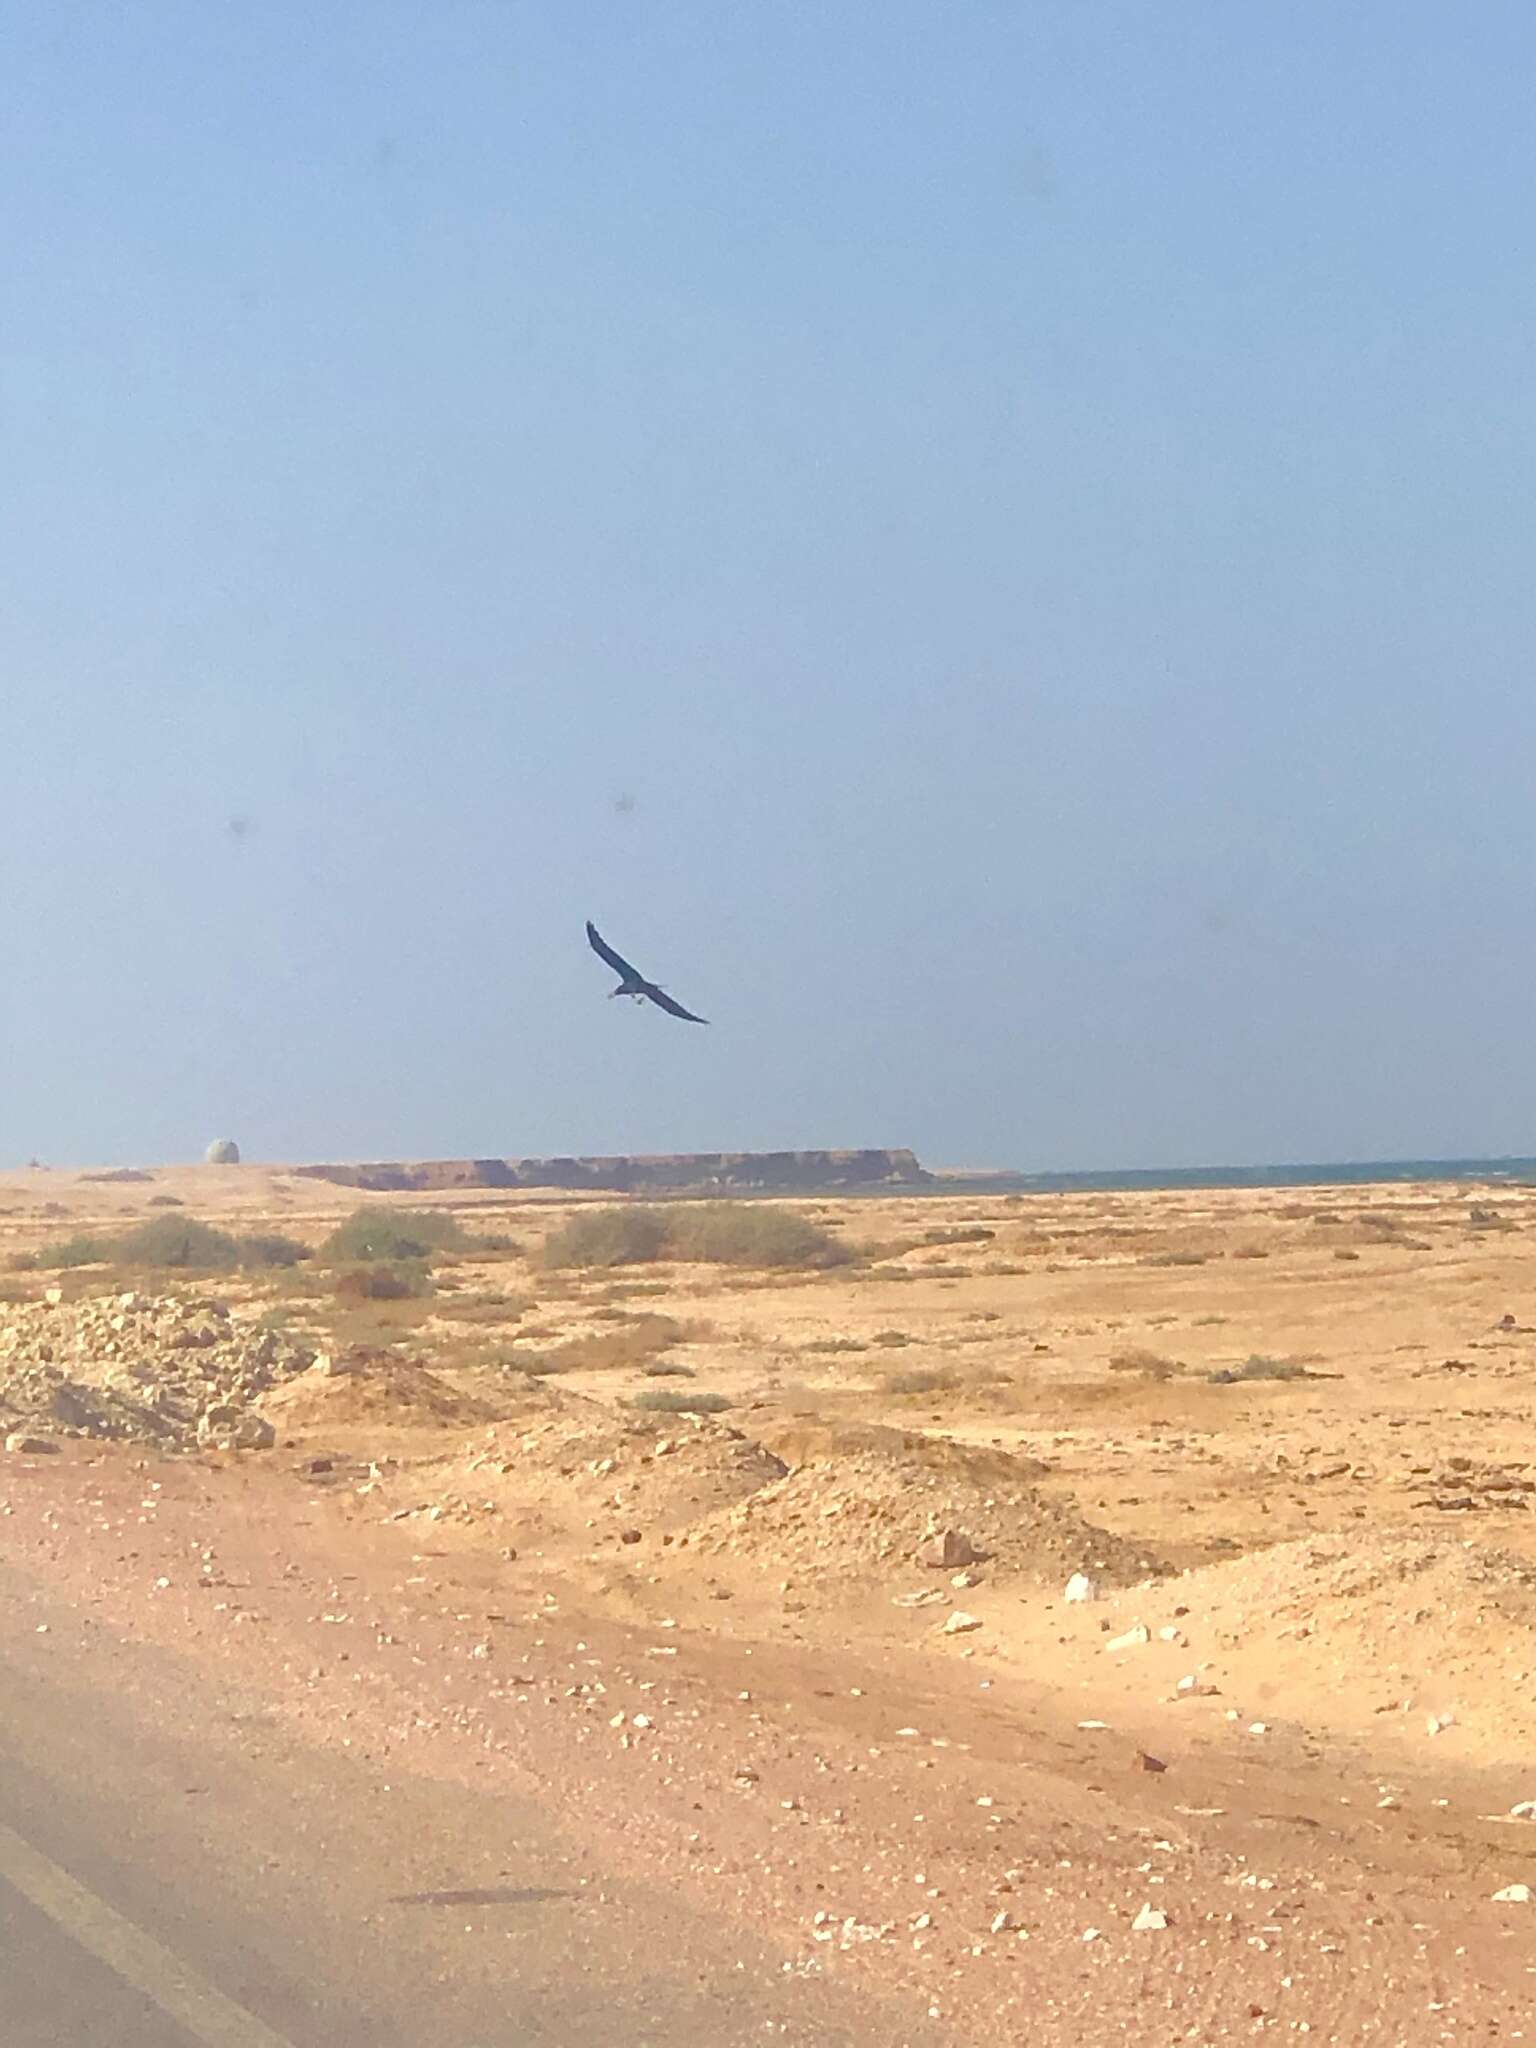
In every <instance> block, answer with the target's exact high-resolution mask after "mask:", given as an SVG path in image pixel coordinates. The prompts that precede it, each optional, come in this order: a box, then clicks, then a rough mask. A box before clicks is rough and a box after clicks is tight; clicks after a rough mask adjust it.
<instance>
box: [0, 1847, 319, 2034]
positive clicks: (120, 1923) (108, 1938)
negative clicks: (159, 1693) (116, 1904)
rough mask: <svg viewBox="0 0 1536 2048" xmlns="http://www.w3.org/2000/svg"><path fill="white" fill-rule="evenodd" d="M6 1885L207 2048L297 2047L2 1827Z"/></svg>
mask: <svg viewBox="0 0 1536 2048" xmlns="http://www.w3.org/2000/svg"><path fill="white" fill-rule="evenodd" d="M0 1879H4V1881H5V1882H6V1883H7V1884H9V1885H10V1886H11V1887H12V1888H13V1889H14V1890H15V1891H18V1892H20V1893H21V1895H22V1897H23V1898H24V1899H28V1900H30V1901H31V1903H32V1904H33V1905H34V1906H36V1907H37V1909H38V1910H39V1912H42V1913H46V1914H47V1915H48V1918H49V1919H50V1920H52V1921H53V1922H54V1923H55V1924H56V1925H57V1926H59V1927H62V1928H63V1930H64V1932H65V1933H66V1934H67V1935H68V1936H69V1938H70V1940H71V1941H73V1942H75V1943H76V1944H77V1945H78V1946H79V1947H81V1948H83V1949H86V1950H88V1951H89V1952H90V1954H91V1955H93V1956H95V1957H96V1958H97V1960H98V1961H99V1962H103V1963H105V1964H106V1965H107V1967H108V1969H110V1970H115V1971H116V1972H117V1974H118V1976H119V1977H121V1978H122V1979H123V1981H124V1982H125V1983H127V1984H131V1985H132V1986H133V1988H134V1990H135V1991H142V1992H143V1993H144V1995H145V1997H146V1998H149V1999H152V2000H153V2001H154V2003H155V2004H156V2005H158V2006H159V2008H160V2010H161V2011H162V2012H163V2013H165V2014H166V2016H167V2017H168V2018H170V2019H173V2020H175V2021H176V2022H177V2023H178V2025H180V2026H183V2027H185V2028H186V2030H187V2032H188V2033H190V2034H193V2035H195V2036H196V2038H197V2039H198V2040H199V2041H202V2042H205V2043H206V2044H207V2048H293V2043H292V2042H291V2041H289V2040H288V2039H287V2038H286V2036H284V2035H282V2034H275V2033H273V2031H272V2029H271V2028H270V2027H269V2026H268V2025H267V2024H266V2023H265V2021H263V2020H259V2019H257V2017H256V2015H255V2014H254V2013H252V2012H247V2011H246V2009H245V2007H244V2006H243V2005H236V2004H235V2002H234V2000H233V1999H232V1998H226V1997H225V1996H224V1994H223V1992H222V1991H216V1990H215V1989H214V1987H213V1986H212V1985H211V1984H209V1983H207V1982H206V1981H205V1980H204V1979H203V1978H201V1977H200V1976H199V1975H198V1974H197V1972H196V1971H195V1970H193V1969H190V1968H189V1967H188V1966H187V1964H185V1963H184V1962H182V1961H181V1960H180V1958H179V1957H177V1956H174V1955H172V1954H171V1951H170V1950H169V1949H168V1948H162V1947H161V1945H160V1943H159V1942H158V1941H156V1940H155V1939H154V1937H153V1935H149V1934H146V1933H145V1932H144V1931H143V1929H142V1928H140V1927H135V1926H134V1924H133V1922H132V1921H131V1920H125V1919H124V1918H123V1916H122V1914H121V1913H119V1912H116V1911H114V1909H113V1908H112V1907H111V1906H109V1905H108V1904H107V1903H106V1901H105V1900H104V1899H98V1898H97V1896H96V1894H95V1893H94V1892H92V1891H88V1890H87V1889H86V1887H85V1886H84V1885H83V1884H80V1883H78V1882H77V1880H76V1879H74V1878H72V1877H71V1876H70V1874H69V1872H68V1871H67V1870H61V1869H60V1868H59V1866H58V1864H57V1863H54V1862H53V1861H51V1859H50V1858H48V1857H47V1856H44V1855H43V1854H42V1852H41V1850H38V1849H34V1848H33V1847H32V1845H31V1843H30V1842H27V1841H24V1840H23V1839H22V1837H21V1836H20V1835H18V1834H16V1833H15V1831H14V1830H13V1829H11V1828H8V1827H7V1826H6V1825H5V1823H4V1822H3V1821H0Z"/></svg>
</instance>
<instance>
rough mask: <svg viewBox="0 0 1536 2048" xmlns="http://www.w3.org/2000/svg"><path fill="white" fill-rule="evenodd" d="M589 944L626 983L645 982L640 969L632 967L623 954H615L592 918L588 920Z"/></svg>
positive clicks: (600, 958)
mask: <svg viewBox="0 0 1536 2048" xmlns="http://www.w3.org/2000/svg"><path fill="white" fill-rule="evenodd" d="M587 944H588V945H589V946H590V947H591V948H592V950H593V952H594V953H595V954H596V955H597V957H598V959H599V960H606V961H607V962H608V965H609V966H610V967H611V968H612V969H613V971H614V973H615V974H621V975H623V977H624V979H625V980H626V981H643V980H644V979H645V976H644V975H643V974H641V972H640V971H639V969H638V968H635V967H631V966H630V964H629V962H628V961H627V960H626V959H625V958H624V956H623V954H622V953H615V951H614V950H613V948H612V946H610V945H609V944H608V941H607V940H606V939H605V938H604V937H603V935H602V933H601V932H600V931H599V930H598V928H597V926H596V925H595V924H594V923H593V922H592V920H591V918H590V917H589V918H588V919H587Z"/></svg>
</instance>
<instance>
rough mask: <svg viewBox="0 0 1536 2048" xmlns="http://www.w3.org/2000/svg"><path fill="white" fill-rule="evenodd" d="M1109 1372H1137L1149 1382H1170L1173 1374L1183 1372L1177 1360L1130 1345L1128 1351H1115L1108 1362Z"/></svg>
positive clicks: (1181, 1361) (1182, 1365)
mask: <svg viewBox="0 0 1536 2048" xmlns="http://www.w3.org/2000/svg"><path fill="white" fill-rule="evenodd" d="M1109 1369H1110V1371H1111V1372H1139V1373H1141V1374H1143V1375H1144V1376H1145V1377H1146V1378H1147V1379H1151V1380H1171V1379H1172V1378H1173V1376H1174V1374H1175V1373H1178V1372H1182V1371H1183V1370H1184V1362H1183V1360H1182V1359H1179V1358H1165V1357H1164V1356H1163V1354H1162V1353H1161V1352H1160V1351H1149V1350H1148V1349H1147V1348H1146V1346H1145V1345H1141V1344H1135V1345H1132V1346H1131V1348H1130V1349H1129V1350H1128V1351H1117V1352H1115V1353H1114V1354H1113V1356H1112V1357H1111V1358H1110V1361H1109Z"/></svg>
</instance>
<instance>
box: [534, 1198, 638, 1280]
mask: <svg viewBox="0 0 1536 2048" xmlns="http://www.w3.org/2000/svg"><path fill="white" fill-rule="evenodd" d="M666 1243H667V1211H666V1210H664V1209H646V1208H640V1207H638V1206H634V1207H624V1208H618V1209H578V1210H577V1211H576V1213H575V1215H574V1216H568V1217H567V1218H566V1220H565V1222H564V1223H562V1224H561V1225H560V1226H559V1228H558V1229H557V1230H554V1231H552V1232H551V1233H550V1235H549V1236H548V1237H547V1238H546V1239H545V1242H544V1263H545V1265H546V1266H640V1265H646V1264H649V1262H650V1261H651V1260H652V1259H659V1258H662V1257H664V1256H665V1252H666Z"/></svg>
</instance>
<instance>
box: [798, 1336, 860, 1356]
mask: <svg viewBox="0 0 1536 2048" xmlns="http://www.w3.org/2000/svg"><path fill="white" fill-rule="evenodd" d="M800 1349H801V1350H802V1351H805V1352H811V1353H816V1352H831V1351H867V1350H868V1349H869V1346H868V1345H867V1344H866V1343H865V1342H864V1340H863V1338H862V1337H812V1338H811V1340H810V1342H809V1343H807V1344H802V1345H801V1346H800Z"/></svg>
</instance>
